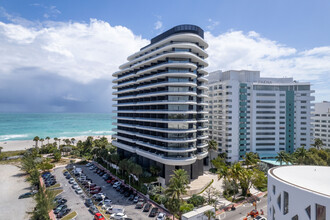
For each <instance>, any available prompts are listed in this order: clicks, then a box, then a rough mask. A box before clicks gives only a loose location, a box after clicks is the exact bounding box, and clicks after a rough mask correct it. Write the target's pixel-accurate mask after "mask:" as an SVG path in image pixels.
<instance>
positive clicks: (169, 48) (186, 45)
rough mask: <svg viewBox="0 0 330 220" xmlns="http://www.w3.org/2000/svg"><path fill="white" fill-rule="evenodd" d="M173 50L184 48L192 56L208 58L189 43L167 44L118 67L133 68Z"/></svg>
mask: <svg viewBox="0 0 330 220" xmlns="http://www.w3.org/2000/svg"><path fill="white" fill-rule="evenodd" d="M174 48H185V49H190V50H191V52H192V53H194V54H197V53H198V54H200V55H201V56H203V57H204V59H206V58H207V57H208V54H207V53H206V52H205V51H204V50H203V49H202V48H200V47H199V46H197V45H196V44H194V43H189V42H183V43H170V42H169V43H168V44H165V45H164V46H162V47H159V48H158V49H157V50H154V51H152V52H150V53H147V54H145V55H143V56H140V57H138V58H136V59H133V60H131V61H129V62H126V63H124V64H122V65H120V66H119V68H120V69H126V68H129V67H134V65H136V64H138V63H141V62H144V61H147V60H149V59H152V58H154V57H156V56H158V55H159V54H164V53H166V52H168V51H171V52H173V49H174Z"/></svg>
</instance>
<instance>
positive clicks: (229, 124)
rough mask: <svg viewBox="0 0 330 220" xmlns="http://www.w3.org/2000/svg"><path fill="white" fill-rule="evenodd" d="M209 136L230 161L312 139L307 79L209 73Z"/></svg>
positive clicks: (288, 148) (265, 155)
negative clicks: (303, 81)
mask: <svg viewBox="0 0 330 220" xmlns="http://www.w3.org/2000/svg"><path fill="white" fill-rule="evenodd" d="M208 87H209V93H208V94H209V98H207V102H208V107H207V109H208V115H207V117H208V119H209V137H210V139H214V140H216V141H217V142H218V145H219V152H226V153H227V160H228V161H230V162H234V161H238V160H241V159H242V157H243V156H244V155H245V153H246V152H256V153H258V154H259V156H260V157H261V158H263V159H273V158H275V156H276V155H277V153H278V152H279V151H286V152H289V153H292V152H294V150H295V149H296V148H298V147H301V146H302V145H305V146H306V147H307V148H308V147H310V144H311V125H310V124H311V105H312V104H311V101H313V100H314V97H313V96H311V93H312V92H313V91H312V90H311V89H310V84H309V83H302V82H297V81H294V80H293V78H263V77H260V72H259V71H245V70H242V71H233V70H231V71H227V72H221V71H216V72H212V73H210V76H209V84H208Z"/></svg>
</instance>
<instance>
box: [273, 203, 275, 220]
mask: <svg viewBox="0 0 330 220" xmlns="http://www.w3.org/2000/svg"><path fill="white" fill-rule="evenodd" d="M273 220H275V209H274V206H273Z"/></svg>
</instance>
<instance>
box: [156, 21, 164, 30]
mask: <svg viewBox="0 0 330 220" xmlns="http://www.w3.org/2000/svg"><path fill="white" fill-rule="evenodd" d="M154 26H155V30H159V29H161V28H162V27H163V22H161V21H156V23H155V25H154Z"/></svg>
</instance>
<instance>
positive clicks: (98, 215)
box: [94, 212, 105, 220]
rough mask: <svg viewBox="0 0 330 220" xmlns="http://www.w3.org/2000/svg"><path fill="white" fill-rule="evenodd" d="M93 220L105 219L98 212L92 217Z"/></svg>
mask: <svg viewBox="0 0 330 220" xmlns="http://www.w3.org/2000/svg"><path fill="white" fill-rule="evenodd" d="M94 220H105V218H104V217H103V215H102V214H101V213H99V212H98V213H96V214H95V215H94Z"/></svg>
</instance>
